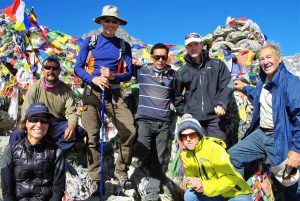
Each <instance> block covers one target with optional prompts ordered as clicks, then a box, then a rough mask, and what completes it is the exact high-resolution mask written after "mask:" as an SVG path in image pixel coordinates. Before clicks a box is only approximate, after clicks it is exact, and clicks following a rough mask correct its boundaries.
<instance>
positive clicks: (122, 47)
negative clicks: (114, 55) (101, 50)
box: [120, 39, 126, 56]
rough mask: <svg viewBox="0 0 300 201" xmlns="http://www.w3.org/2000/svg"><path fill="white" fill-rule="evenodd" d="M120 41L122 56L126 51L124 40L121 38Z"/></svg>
mask: <svg viewBox="0 0 300 201" xmlns="http://www.w3.org/2000/svg"><path fill="white" fill-rule="evenodd" d="M120 43H121V51H122V56H124V55H125V51H126V46H125V40H123V39H121V41H120Z"/></svg>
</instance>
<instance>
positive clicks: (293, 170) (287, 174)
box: [282, 165, 297, 180]
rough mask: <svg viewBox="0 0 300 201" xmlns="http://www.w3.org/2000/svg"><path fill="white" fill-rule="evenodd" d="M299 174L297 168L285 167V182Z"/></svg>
mask: <svg viewBox="0 0 300 201" xmlns="http://www.w3.org/2000/svg"><path fill="white" fill-rule="evenodd" d="M295 174H297V168H289V167H287V165H286V166H285V168H284V170H283V174H282V179H283V180H288V179H291V176H293V175H295Z"/></svg>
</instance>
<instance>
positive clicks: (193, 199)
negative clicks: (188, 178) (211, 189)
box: [184, 188, 252, 201]
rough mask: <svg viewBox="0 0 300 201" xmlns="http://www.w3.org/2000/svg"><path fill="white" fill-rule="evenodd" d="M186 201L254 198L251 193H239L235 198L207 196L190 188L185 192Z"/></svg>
mask: <svg viewBox="0 0 300 201" xmlns="http://www.w3.org/2000/svg"><path fill="white" fill-rule="evenodd" d="M184 201H252V198H251V195H239V196H236V197H234V198H224V197H222V196H216V197H207V196H205V195H203V194H200V193H198V192H196V191H194V190H193V189H190V188H189V189H187V190H186V192H185V193H184Z"/></svg>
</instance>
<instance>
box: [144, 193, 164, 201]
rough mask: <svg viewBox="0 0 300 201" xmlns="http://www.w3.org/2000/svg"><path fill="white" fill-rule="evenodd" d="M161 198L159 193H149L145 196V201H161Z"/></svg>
mask: <svg viewBox="0 0 300 201" xmlns="http://www.w3.org/2000/svg"><path fill="white" fill-rule="evenodd" d="M160 200H161V199H160V196H159V194H158V193H147V194H146V195H145V201H160Z"/></svg>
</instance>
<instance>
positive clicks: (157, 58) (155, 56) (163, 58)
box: [152, 55, 168, 61]
mask: <svg viewBox="0 0 300 201" xmlns="http://www.w3.org/2000/svg"><path fill="white" fill-rule="evenodd" d="M152 58H153V59H154V60H155V61H159V60H160V59H162V60H163V61H167V60H168V56H166V55H162V56H161V55H153V56H152Z"/></svg>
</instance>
